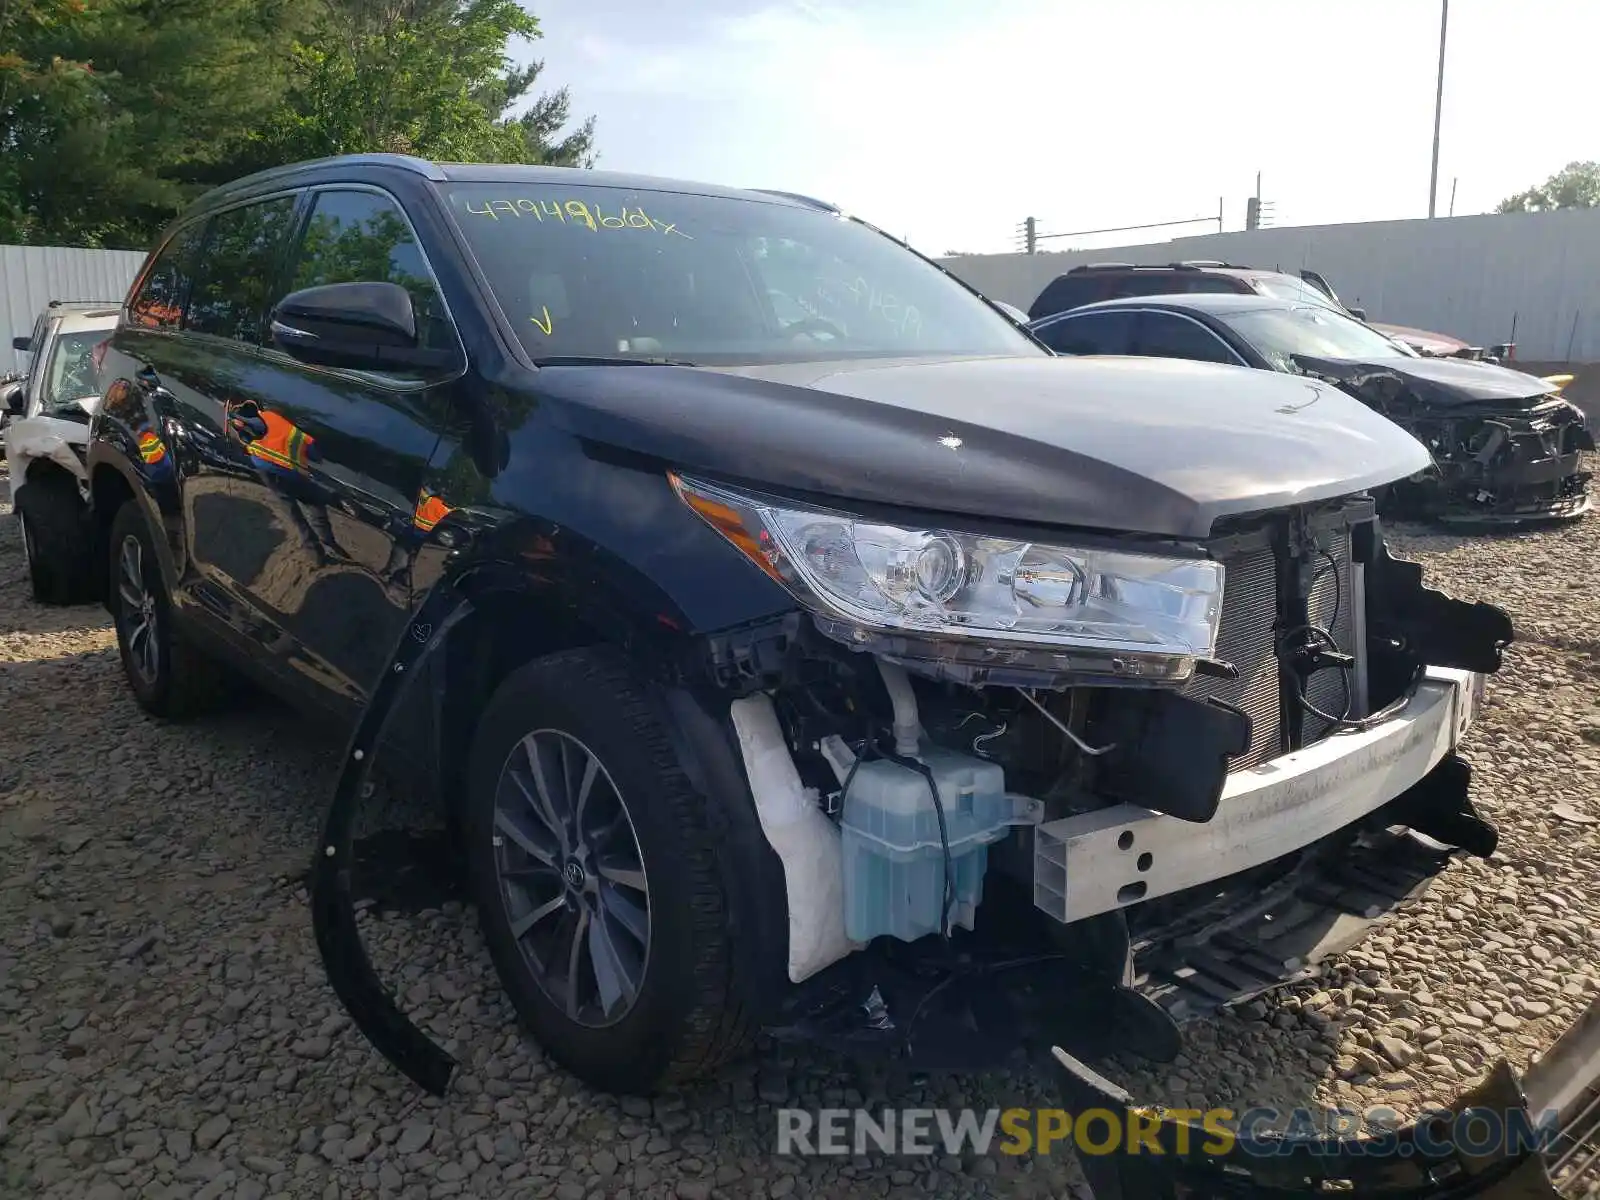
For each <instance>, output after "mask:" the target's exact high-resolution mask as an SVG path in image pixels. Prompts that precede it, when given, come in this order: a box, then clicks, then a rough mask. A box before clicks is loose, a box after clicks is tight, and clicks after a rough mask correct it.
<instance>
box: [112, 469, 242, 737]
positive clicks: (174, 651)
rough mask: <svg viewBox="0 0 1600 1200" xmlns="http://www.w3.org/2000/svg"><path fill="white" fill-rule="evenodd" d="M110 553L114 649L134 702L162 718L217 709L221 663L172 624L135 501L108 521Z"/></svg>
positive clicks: (147, 530)
mask: <svg viewBox="0 0 1600 1200" xmlns="http://www.w3.org/2000/svg"><path fill="white" fill-rule="evenodd" d="M110 554H111V561H110V564H109V569H108V572H107V575H106V579H107V581H108V582H107V586H108V599H109V604H110V608H111V616H112V619H113V621H114V622H115V624H116V628H117V648H118V650H119V651H121V654H122V671H123V674H124V675H126V676H127V679H128V686H129V687H130V688H132V689H133V698H134V699H135V700H137V701H138V702H139V707H140V708H142V709H144V710H145V711H146V712H147V713H149V714H150V715H151V716H155V717H163V718H166V719H168V720H185V719H187V718H190V717H194V716H198V715H200V714H201V713H205V712H209V711H212V710H214V709H216V708H218V707H219V706H220V704H221V701H222V694H223V689H224V685H225V679H224V675H223V672H222V668H221V667H220V666H219V665H218V664H217V663H216V662H215V661H214V660H213V659H211V658H209V657H207V656H206V655H205V654H203V653H201V652H200V651H199V650H196V649H195V648H194V647H193V646H191V645H189V643H188V642H186V641H185V640H184V639H183V637H182V635H181V634H180V633H179V631H178V630H177V629H176V628H175V627H174V625H173V621H172V602H171V599H170V598H169V597H168V595H167V588H166V583H165V581H164V580H163V579H162V577H161V562H160V560H159V559H158V558H157V557H156V548H155V542H154V541H153V540H152V539H151V536H150V526H149V523H148V522H147V521H146V520H145V518H144V514H143V513H142V512H140V511H139V506H138V504H137V503H136V502H135V501H132V500H130V501H128V502H127V503H126V504H124V505H123V506H122V508H121V509H120V510H119V511H118V512H117V515H116V518H115V519H114V520H113V521H112V523H111V537H110Z"/></svg>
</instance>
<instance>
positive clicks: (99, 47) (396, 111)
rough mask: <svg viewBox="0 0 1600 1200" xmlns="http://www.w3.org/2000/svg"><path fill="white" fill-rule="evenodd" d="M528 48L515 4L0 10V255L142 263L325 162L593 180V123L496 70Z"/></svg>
mask: <svg viewBox="0 0 1600 1200" xmlns="http://www.w3.org/2000/svg"><path fill="white" fill-rule="evenodd" d="M538 36H539V28H538V23H537V21H535V19H534V18H533V17H532V16H530V15H528V14H527V13H525V12H524V11H523V10H522V9H521V8H520V7H518V5H517V3H516V2H515V0H0V243H4V242H21V243H25V244H26V243H35V244H57V245H77V246H106V247H131V248H138V249H143V248H145V247H147V246H149V244H150V242H151V240H152V239H153V238H154V237H155V235H156V233H157V232H158V231H159V230H160V228H161V227H162V226H163V225H164V224H165V223H166V222H167V221H168V220H170V219H171V218H172V216H173V215H175V214H176V213H177V212H178V211H179V210H180V209H181V208H182V207H183V206H184V205H185V204H186V203H187V202H188V201H189V200H191V199H193V197H194V196H195V195H196V194H197V193H199V192H201V191H203V190H205V189H206V188H208V187H211V186H214V185H216V184H219V183H223V182H226V181H227V180H230V179H234V178H237V177H238V176H240V175H244V174H248V173H249V172H251V171H255V170H260V169H262V168H265V167H271V166H277V165H281V164H283V163H287V162H293V161H295V160H297V159H302V158H314V157H320V156H322V155H327V154H342V153H354V152H360V151H374V150H390V151H403V152H410V153H415V154H421V155H426V156H429V157H434V158H442V159H456V160H467V161H489V162H550V163H557V164H561V165H578V166H587V165H590V164H591V163H592V161H593V157H594V151H593V142H594V124H593V121H592V119H591V120H589V121H583V122H579V123H577V124H575V125H573V124H572V121H571V101H570V98H569V97H568V95H567V93H566V91H565V90H564V89H563V90H561V91H556V92H552V93H549V94H546V95H543V96H535V97H532V98H531V104H530V93H531V91H532V89H533V87H534V84H535V82H536V81H537V79H538V76H539V73H540V70H541V68H542V64H541V63H533V64H531V65H529V66H527V67H524V68H516V67H513V66H512V64H511V62H510V60H509V58H508V56H507V48H508V46H509V45H510V44H511V43H512V42H513V40H515V39H533V38H536V37H538ZM524 106H527V107H525V109H524ZM517 109H523V111H516V112H514V111H513V110H517ZM569 126H570V127H569Z"/></svg>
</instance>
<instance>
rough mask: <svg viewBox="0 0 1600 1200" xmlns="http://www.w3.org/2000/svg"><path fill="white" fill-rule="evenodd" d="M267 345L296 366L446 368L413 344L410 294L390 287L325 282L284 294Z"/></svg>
mask: <svg viewBox="0 0 1600 1200" xmlns="http://www.w3.org/2000/svg"><path fill="white" fill-rule="evenodd" d="M271 330H272V341H273V344H274V345H275V346H277V347H278V348H279V349H280V350H283V351H284V352H285V353H287V354H290V355H292V356H293V357H295V358H297V359H299V360H300V361H301V362H305V363H314V364H316V365H318V366H327V367H349V368H352V369H355V370H366V371H393V370H397V369H405V368H417V367H442V366H447V365H449V363H450V361H451V359H452V357H453V356H452V355H449V354H444V353H441V352H439V351H434V350H424V349H422V348H421V347H420V346H418V345H417V318H416V313H415V312H414V311H413V309H412V306H411V293H410V292H408V291H406V290H405V288H403V287H401V286H400V285H399V284H395V283H329V284H324V285H323V286H321V287H310V288H302V289H301V290H300V291H298V292H290V293H289V294H288V295H287V296H285V297H284V298H283V299H282V300H280V301H278V303H277V305H276V307H274V308H273V310H272V324H271Z"/></svg>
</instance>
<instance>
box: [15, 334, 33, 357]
mask: <svg viewBox="0 0 1600 1200" xmlns="http://www.w3.org/2000/svg"><path fill="white" fill-rule="evenodd" d="M32 345H33V339H32V338H31V337H14V338H12V339H11V348H12V349H13V350H20V351H22V353H24V354H26V353H28V348H29V347H30V346H32Z"/></svg>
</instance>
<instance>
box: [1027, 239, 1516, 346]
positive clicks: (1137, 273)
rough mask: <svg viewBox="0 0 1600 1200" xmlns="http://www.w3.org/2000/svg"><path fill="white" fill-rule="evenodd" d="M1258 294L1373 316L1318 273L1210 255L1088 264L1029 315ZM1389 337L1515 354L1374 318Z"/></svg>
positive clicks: (1059, 279) (1049, 290) (1047, 292)
mask: <svg viewBox="0 0 1600 1200" xmlns="http://www.w3.org/2000/svg"><path fill="white" fill-rule="evenodd" d="M1206 294H1209V295H1246V296H1248V295H1255V296H1265V297H1267V298H1268V299H1271V300H1285V301H1288V302H1290V303H1294V304H1322V305H1326V306H1327V307H1329V308H1333V309H1336V310H1337V311H1339V312H1342V313H1346V314H1348V315H1349V316H1352V317H1354V318H1355V319H1356V320H1358V321H1366V320H1367V314H1366V312H1365V310H1363V309H1360V308H1352V307H1351V306H1350V305H1347V304H1346V303H1345V302H1344V301H1342V300H1340V299H1339V295H1338V293H1337V292H1335V291H1334V290H1333V286H1332V285H1331V284H1330V283H1329V282H1328V281H1327V280H1326V279H1324V278H1323V277H1322V276H1321V275H1319V274H1318V273H1317V272H1315V271H1309V270H1307V271H1301V272H1300V274H1299V275H1298V276H1295V275H1290V274H1288V273H1287V272H1284V271H1268V270H1263V269H1261V268H1259V267H1241V266H1237V265H1235V264H1233V263H1225V262H1217V261H1213V260H1209V259H1191V260H1188V261H1185V262H1175V263H1165V264H1161V265H1153V266H1141V265H1136V264H1134V263H1122V262H1110V263H1086V264H1084V265H1083V266H1079V267H1073V268H1072V269H1071V270H1070V271H1067V272H1066V273H1065V274H1062V275H1057V276H1056V277H1055V278H1054V279H1053V280H1051V281H1050V282H1049V283H1048V284H1046V285H1045V287H1044V290H1043V291H1041V292H1040V293H1039V295H1038V296H1037V297H1036V298H1035V299H1034V301H1033V305H1032V306H1031V307H1030V308H1029V309H1028V319H1029V320H1030V321H1039V320H1042V319H1044V318H1045V317H1051V316H1055V315H1056V314H1057V313H1064V312H1068V311H1070V310H1072V309H1075V308H1081V307H1083V306H1084V305H1085V304H1094V303H1096V302H1098V301H1101V300H1122V299H1126V298H1129V297H1134V296H1178V295H1206ZM1368 324H1370V325H1371V326H1372V328H1374V329H1376V330H1377V331H1378V332H1379V333H1381V334H1383V336H1384V337H1387V338H1392V339H1394V340H1395V341H1397V342H1400V343H1402V344H1403V345H1406V346H1409V347H1410V348H1411V349H1412V350H1414V351H1416V352H1417V353H1418V354H1421V355H1425V356H1427V357H1429V358H1469V359H1475V360H1480V359H1487V360H1489V361H1491V362H1499V361H1501V360H1502V359H1510V358H1512V357H1513V356H1514V355H1515V352H1516V347H1515V346H1513V345H1512V344H1510V343H1506V344H1504V345H1499V346H1492V347H1490V348H1489V349H1487V350H1485V349H1484V348H1483V347H1481V346H1469V345H1468V344H1467V343H1466V342H1463V341H1462V340H1461V339H1460V338H1453V337H1450V336H1449V335H1448V334H1443V333H1429V332H1427V331H1426V330H1422V329H1412V328H1411V327H1410V326H1406V325H1381V324H1379V323H1377V322H1375V321H1372V322H1368Z"/></svg>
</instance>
